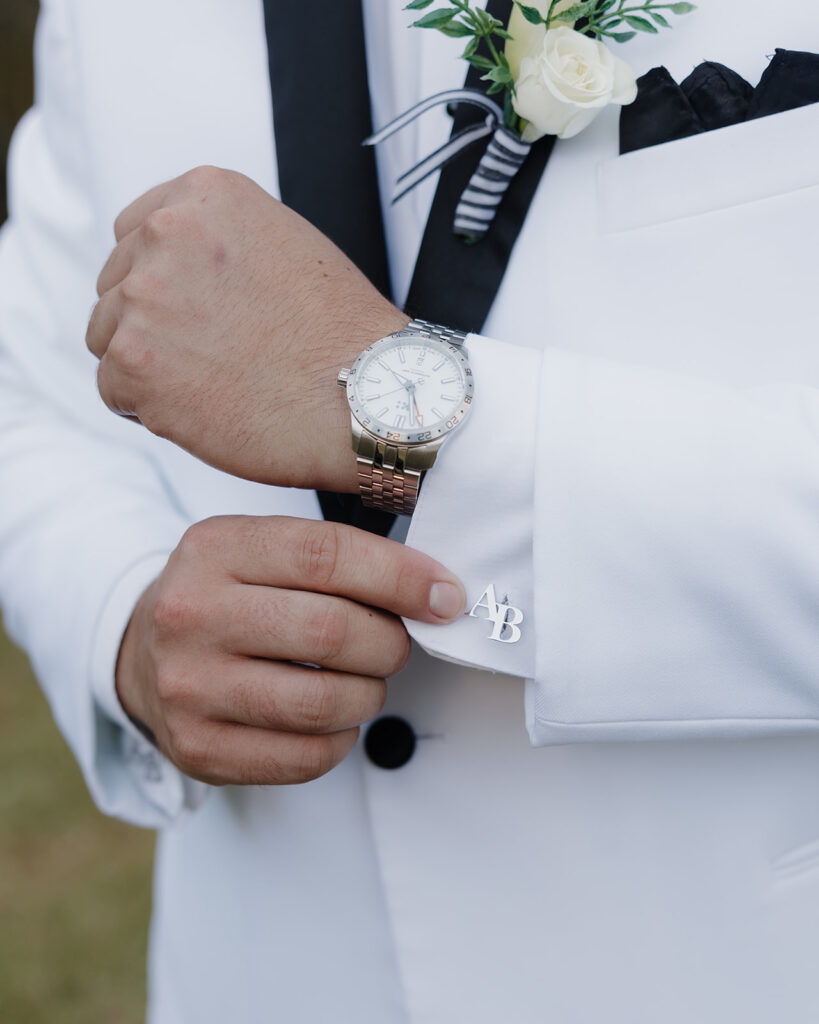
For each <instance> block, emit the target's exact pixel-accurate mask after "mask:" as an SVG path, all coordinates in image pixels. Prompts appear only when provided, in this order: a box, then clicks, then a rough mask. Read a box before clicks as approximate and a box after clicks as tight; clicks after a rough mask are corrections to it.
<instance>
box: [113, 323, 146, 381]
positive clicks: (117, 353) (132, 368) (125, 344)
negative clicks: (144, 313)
mask: <svg viewBox="0 0 819 1024" xmlns="http://www.w3.org/2000/svg"><path fill="white" fill-rule="evenodd" d="M106 355H107V356H108V357H109V359H110V361H111V362H112V363H113V364H114V366H116V368H117V370H118V371H119V372H120V373H122V374H125V375H126V376H128V377H132V378H133V377H141V376H143V375H144V374H145V373H146V371H148V370H149V369H150V367H151V364H152V363H153V351H152V349H151V347H150V345H149V344H148V343H147V341H146V339H145V338H144V337H143V336H140V335H139V334H137V333H136V332H135V331H129V330H123V329H122V328H119V330H117V332H116V334H115V335H114V337H113V338H112V339H111V343H110V345H109V346H108V351H107V352H106Z"/></svg>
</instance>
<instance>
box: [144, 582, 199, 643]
mask: <svg viewBox="0 0 819 1024" xmlns="http://www.w3.org/2000/svg"><path fill="white" fill-rule="evenodd" d="M203 619H204V607H203V602H202V598H201V597H200V596H199V595H198V594H197V593H196V592H195V591H193V590H190V589H187V588H184V587H174V588H167V589H163V590H161V591H160V593H159V594H158V595H157V599H156V602H155V604H154V607H153V627H154V632H155V635H156V636H157V638H158V639H159V640H160V641H162V640H168V639H178V638H179V637H181V636H184V635H185V634H186V633H189V632H191V631H192V630H194V629H195V628H196V627H197V626H199V625H201V623H202V621H203Z"/></svg>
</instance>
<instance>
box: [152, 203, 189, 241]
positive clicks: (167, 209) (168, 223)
mask: <svg viewBox="0 0 819 1024" xmlns="http://www.w3.org/2000/svg"><path fill="white" fill-rule="evenodd" d="M183 227H184V217H183V215H182V213H181V211H180V210H179V209H178V208H177V207H174V206H160V207H159V209H158V210H152V211H151V212H150V213H149V214H148V216H147V217H146V218H145V220H144V221H143V222H142V234H143V236H144V238H145V240H146V241H148V242H162V241H164V240H165V239H166V238H173V237H175V236H177V235H179V234H181V232H182V229H183Z"/></svg>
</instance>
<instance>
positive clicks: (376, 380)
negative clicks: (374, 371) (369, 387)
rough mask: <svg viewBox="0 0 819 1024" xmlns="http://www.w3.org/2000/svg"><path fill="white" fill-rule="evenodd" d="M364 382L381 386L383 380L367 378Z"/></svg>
mask: <svg viewBox="0 0 819 1024" xmlns="http://www.w3.org/2000/svg"><path fill="white" fill-rule="evenodd" d="M364 380H366V382H367V383H368V384H380V383H381V378H380V377H365V378H364Z"/></svg>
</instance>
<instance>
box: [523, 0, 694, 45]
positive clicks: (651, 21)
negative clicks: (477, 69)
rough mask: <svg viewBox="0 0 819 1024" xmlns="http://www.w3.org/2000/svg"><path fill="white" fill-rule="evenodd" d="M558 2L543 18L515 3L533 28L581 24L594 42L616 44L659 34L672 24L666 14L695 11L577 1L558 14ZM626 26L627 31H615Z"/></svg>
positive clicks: (621, 1) (687, 6)
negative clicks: (640, 35) (555, 23)
mask: <svg viewBox="0 0 819 1024" xmlns="http://www.w3.org/2000/svg"><path fill="white" fill-rule="evenodd" d="M558 3H559V0H551V3H550V4H549V10H548V12H547V13H546V16H545V17H544V16H543V15H542V14H541V13H540V11H539V10H538V9H537V7H530V6H529V5H528V4H524V3H521V2H520V0H515V4H516V6H517V7H519V8H520V11H521V13H522V14H523V16H524V18H526V20H527V21H529V22H531V23H532V24H533V25H545V26H546V28H549V27H550V26H551V23H552V22H553V21H573V22H576V23H577V22H579V23H580V24H579V31H581V32H583V33H584V34H585V35H588V36H593V37H594V38H595V39H603V38H609V39H613V40H614V41H615V42H617V43H627V42H628V41H629V39H633V38H634V37H635V36H636V35H637V33H638V32H659V30H660V29H661V28H671V22H670V21H669V20H668V18H667V17H666V15H665V14H663V13H662V12H663V11H667V12H668V13H670V14H677V15H681V14H689V13H690V12H691V11H693V10H696V4H692V3H687V2H686V3H683V2H676V3H657V2H656V0H647V2H646V3H642V4H629V2H628V0H578V2H577V3H575V4H572V5H571V7H565V8H563V10H561V11H560V12H559V13H556V11H555V8H556V7H557V6H558ZM620 26H626V31H624V32H622V31H615V30H617V29H619V28H620Z"/></svg>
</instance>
